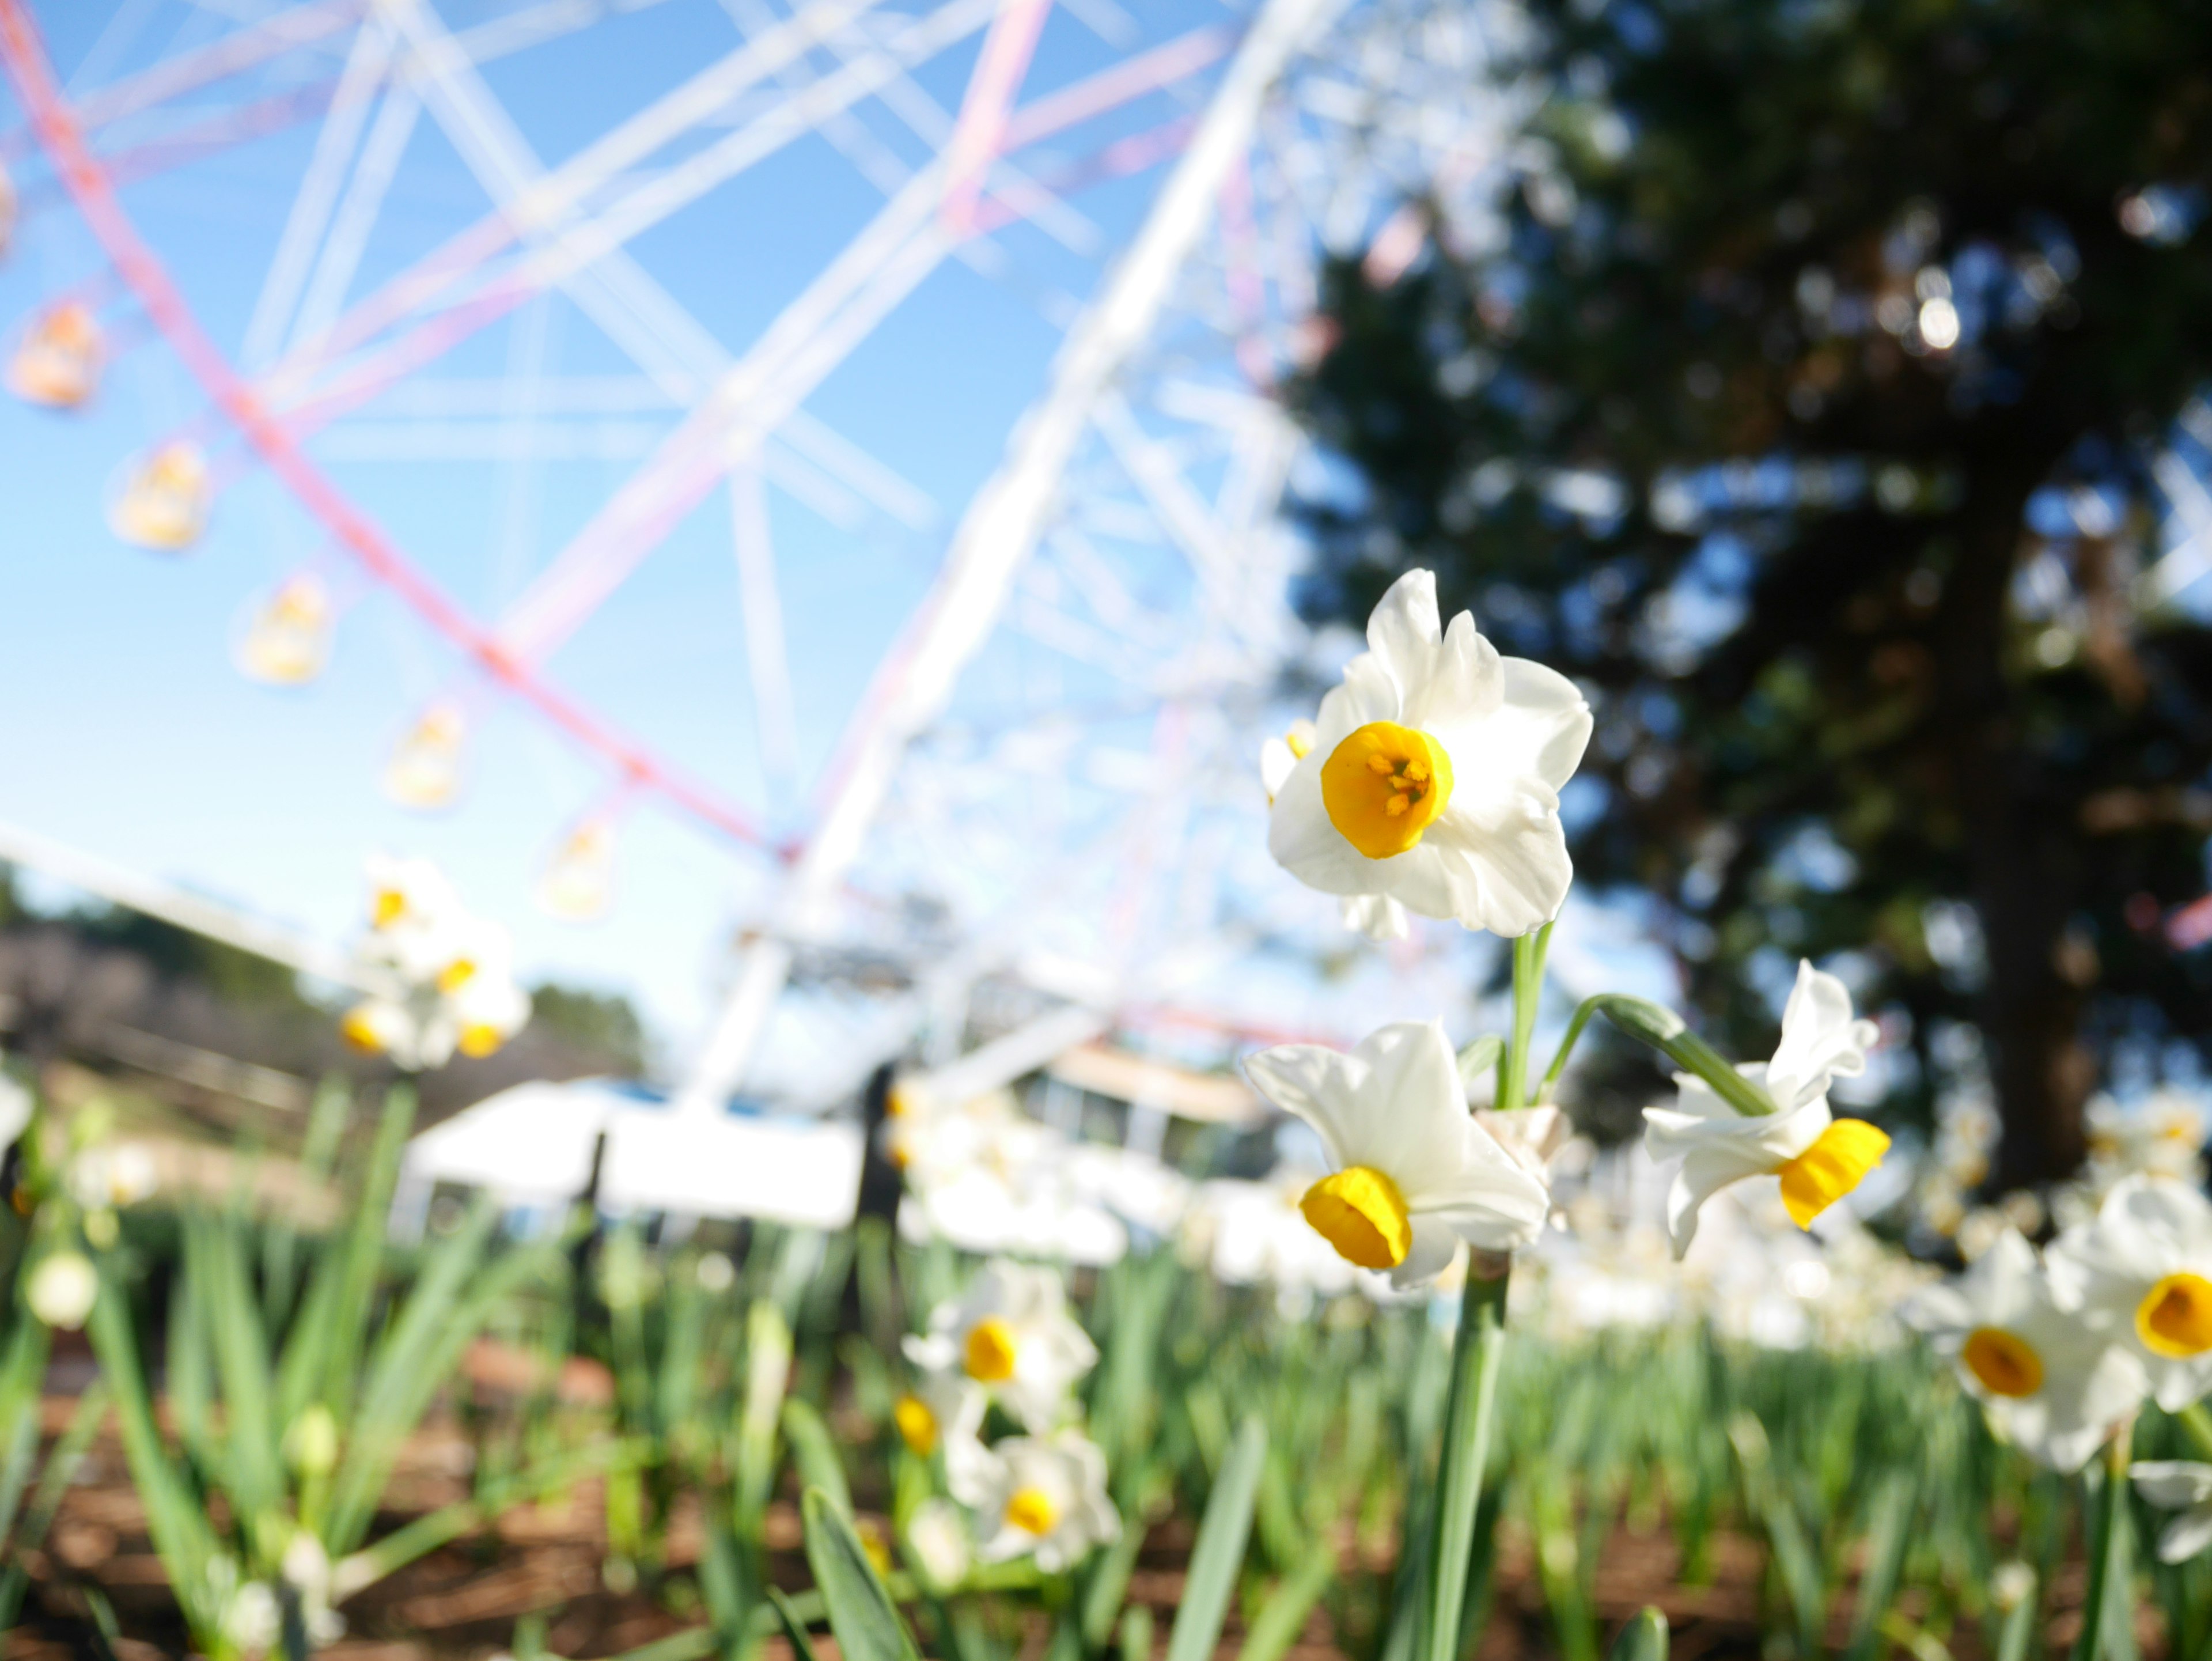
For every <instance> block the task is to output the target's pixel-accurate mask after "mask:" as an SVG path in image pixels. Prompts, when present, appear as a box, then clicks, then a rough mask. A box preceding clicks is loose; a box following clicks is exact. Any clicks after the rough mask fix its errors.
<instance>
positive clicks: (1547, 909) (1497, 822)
mask: <svg viewBox="0 0 2212 1661" xmlns="http://www.w3.org/2000/svg"><path fill="white" fill-rule="evenodd" d="M1452 765H1453V767H1454V769H1455V770H1456V769H1457V768H1458V766H1459V760H1458V758H1457V757H1454V758H1453V763H1452ZM1421 849H1433V850H1435V853H1436V855H1437V858H1438V860H1439V861H1440V871H1441V874H1442V875H1443V878H1444V879H1446V881H1447V883H1448V889H1447V892H1446V908H1447V909H1445V910H1443V911H1442V912H1441V913H1431V914H1430V915H1442V916H1449V917H1451V918H1453V919H1454V920H1455V921H1456V922H1460V923H1462V924H1464V925H1465V926H1466V927H1468V928H1482V929H1487V930H1488V931H1489V932H1490V933H1492V934H1502V935H1505V936H1508V937H1511V936H1516V935H1520V934H1527V933H1528V932H1529V930H1531V929H1533V928H1541V926H1542V925H1543V924H1545V923H1547V922H1550V921H1551V920H1552V919H1553V918H1554V917H1556V916H1559V907H1560V906H1561V905H1563V904H1565V902H1566V897H1567V889H1568V888H1569V886H1570V885H1571V884H1572V883H1573V881H1574V875H1575V867H1574V861H1572V860H1571V859H1570V858H1568V856H1567V833H1566V830H1565V827H1564V826H1563V825H1561V824H1560V823H1559V814H1558V812H1556V811H1554V805H1553V804H1551V803H1547V802H1546V801H1544V800H1541V799H1540V798H1538V797H1536V796H1534V795H1531V794H1527V793H1526V792H1523V793H1522V794H1516V795H1513V796H1510V797H1509V798H1506V799H1504V800H1493V801H1490V802H1486V803H1479V804H1475V805H1474V806H1465V807H1462V806H1461V803H1460V800H1459V797H1458V794H1457V792H1456V789H1455V793H1454V795H1453V798H1452V803H1451V806H1449V807H1447V808H1446V809H1445V810H1444V812H1443V814H1442V815H1441V816H1440V817H1439V818H1437V822H1436V823H1435V824H1432V825H1431V826H1430V827H1429V829H1428V832H1427V834H1426V835H1425V837H1423V838H1422V840H1421V848H1420V849H1414V850H1413V851H1414V852H1415V853H1419V852H1420V851H1421ZM1400 897H1401V898H1403V899H1404V900H1405V901H1406V904H1407V905H1409V906H1411V907H1412V908H1413V910H1416V911H1424V912H1425V911H1426V908H1425V906H1423V905H1422V904H1419V902H1418V901H1417V900H1415V899H1414V898H1413V896H1411V895H1409V894H1402V893H1401V896H1400Z"/></svg>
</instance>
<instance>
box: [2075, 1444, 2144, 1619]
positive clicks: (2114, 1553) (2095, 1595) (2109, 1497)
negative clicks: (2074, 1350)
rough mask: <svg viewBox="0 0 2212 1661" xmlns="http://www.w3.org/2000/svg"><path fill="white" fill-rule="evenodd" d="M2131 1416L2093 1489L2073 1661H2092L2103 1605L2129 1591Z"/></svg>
mask: <svg viewBox="0 0 2212 1661" xmlns="http://www.w3.org/2000/svg"><path fill="white" fill-rule="evenodd" d="M2135 1429H2136V1422H2135V1421H2134V1420H2133V1419H2132V1418H2130V1419H2126V1420H2124V1421H2122V1422H2121V1424H2120V1427H2119V1428H2118V1430H2116V1431H2114V1432H2113V1433H2112V1440H2111V1441H2110V1442H2109V1443H2107V1444H2106V1448H2105V1486H2104V1489H2103V1491H2102V1492H2101V1493H2100V1494H2098V1495H2097V1514H2096V1517H2095V1519H2094V1521H2093V1524H2092V1525H2091V1532H2090V1539H2089V1589H2088V1592H2087V1596H2085V1597H2083V1598H2082V1600H2081V1637H2080V1638H2078V1639H2076V1640H2075V1644H2074V1661H2097V1656H2098V1653H2099V1652H2100V1650H2102V1649H2103V1647H2104V1640H2105V1627H2106V1622H2107V1621H2108V1620H2109V1619H2110V1614H2109V1609H2108V1606H2109V1605H2110V1604H2111V1603H2112V1599H2113V1598H2114V1597H2122V1598H2124V1597H2127V1596H2128V1595H2129V1593H2128V1573H2127V1563H2128V1460H2129V1455H2130V1450H2131V1449H2132V1448H2133V1447H2134V1445H2135Z"/></svg>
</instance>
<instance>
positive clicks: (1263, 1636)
mask: <svg viewBox="0 0 2212 1661" xmlns="http://www.w3.org/2000/svg"><path fill="white" fill-rule="evenodd" d="M1335 1576H1336V1549H1335V1548H1334V1547H1333V1546H1332V1545H1330V1544H1329V1543H1328V1541H1327V1540H1326V1539H1324V1540H1322V1541H1319V1542H1316V1543H1315V1545H1314V1547H1313V1548H1312V1550H1311V1551H1310V1552H1309V1553H1308V1555H1307V1557H1306V1560H1305V1561H1304V1562H1303V1563H1301V1564H1300V1565H1299V1566H1298V1567H1297V1568H1296V1569H1295V1570H1293V1571H1292V1572H1291V1573H1289V1574H1286V1575H1285V1576H1284V1577H1283V1579H1282V1580H1281V1582H1280V1583H1279V1584H1278V1585H1277V1586H1276V1587H1275V1590H1274V1591H1272V1592H1270V1593H1269V1594H1268V1596H1267V1602H1266V1603H1262V1604H1261V1606H1260V1613H1259V1615H1258V1617H1257V1618H1256V1619H1255V1620H1254V1621H1253V1622H1252V1629H1251V1630H1250V1631H1249V1633H1247V1634H1245V1637H1244V1647H1243V1649H1241V1650H1239V1651H1238V1652H1237V1661H1282V1657H1283V1656H1284V1654H1285V1652H1288V1650H1289V1649H1290V1647H1291V1645H1293V1644H1295V1643H1297V1641H1298V1634H1300V1633H1302V1632H1304V1630H1305V1626H1306V1616H1308V1615H1310V1614H1312V1613H1313V1606H1314V1605H1315V1604H1316V1603H1319V1602H1320V1601H1321V1595H1322V1593H1323V1592H1324V1591H1328V1583H1329V1582H1330V1581H1331V1580H1332V1579H1334V1578H1335Z"/></svg>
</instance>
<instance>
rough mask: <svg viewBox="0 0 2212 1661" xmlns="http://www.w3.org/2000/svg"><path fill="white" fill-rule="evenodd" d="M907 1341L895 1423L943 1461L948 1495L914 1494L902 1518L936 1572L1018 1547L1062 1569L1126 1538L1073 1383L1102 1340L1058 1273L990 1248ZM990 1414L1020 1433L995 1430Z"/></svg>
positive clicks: (956, 1579) (934, 1575)
mask: <svg viewBox="0 0 2212 1661" xmlns="http://www.w3.org/2000/svg"><path fill="white" fill-rule="evenodd" d="M906 1354H907V1359H908V1360H909V1361H910V1362H912V1363H913V1365H914V1367H915V1382H914V1387H913V1389H912V1390H910V1391H909V1392H908V1394H907V1395H906V1396H902V1397H901V1398H900V1400H899V1402H898V1405H897V1409H896V1420H897V1424H898V1431H899V1435H900V1437H901V1438H902V1439H903V1440H904V1441H905V1443H906V1445H907V1447H908V1449H909V1450H910V1451H912V1452H913V1453H914V1454H915V1457H918V1458H922V1459H927V1460H932V1461H933V1462H936V1463H938V1464H939V1466H940V1467H941V1469H942V1471H943V1475H944V1483H945V1493H946V1494H949V1495H950V1496H951V1500H950V1501H949V1502H948V1501H946V1500H930V1501H927V1502H926V1503H925V1504H923V1505H922V1506H918V1507H917V1508H916V1509H915V1512H914V1514H913V1515H912V1516H911V1517H910V1518H908V1522H907V1524H906V1527H905V1530H904V1534H905V1540H906V1544H907V1546H908V1551H909V1554H910V1555H911V1556H912V1557H913V1559H914V1561H915V1567H917V1568H919V1569H920V1570H921V1573H923V1575H924V1576H925V1577H926V1578H927V1579H928V1580H929V1581H931V1582H932V1583H933V1585H937V1586H938V1587H939V1588H940V1589H949V1588H951V1587H952V1586H954V1585H958V1584H959V1583H960V1582H961V1581H962V1580H963V1579H965V1578H966V1577H967V1574H968V1572H969V1566H970V1564H971V1563H972V1562H975V1561H981V1562H985V1563H997V1562H1006V1561H1010V1560H1012V1559H1013V1558H1017V1557H1029V1558H1032V1559H1034V1560H1035V1561H1036V1566H1037V1567H1039V1568H1040V1569H1042V1570H1043V1571H1045V1572H1046V1573H1059V1572H1060V1571H1061V1570H1063V1569H1066V1568H1069V1567H1073V1566H1074V1565H1075V1564H1076V1563H1078V1562H1079V1561H1082V1559H1083V1558H1084V1557H1085V1555H1087V1554H1088V1553H1089V1552H1090V1551H1091V1549H1092V1548H1094V1547H1097V1546H1101V1545H1105V1544H1108V1543H1109V1542H1112V1541H1114V1540H1115V1539H1117V1538H1119V1537H1120V1535H1121V1518H1120V1516H1119V1515H1118V1514H1117V1513H1116V1512H1115V1509H1114V1505H1113V1502H1112V1501H1111V1500H1109V1499H1108V1498H1107V1494H1106V1460H1105V1457H1104V1456H1103V1454H1101V1453H1100V1452H1099V1451H1098V1449H1097V1445H1095V1444H1093V1443H1092V1442H1091V1440H1090V1439H1089V1438H1087V1437H1086V1436H1085V1435H1084V1434H1083V1432H1082V1430H1081V1429H1080V1428H1079V1425H1078V1423H1077V1420H1078V1417H1079V1404H1078V1402H1077V1401H1076V1399H1075V1393H1074V1392H1075V1385H1076V1384H1077V1383H1078V1381H1079V1380H1080V1379H1081V1378H1082V1377H1083V1376H1084V1374H1085V1373H1086V1372H1090V1370H1091V1367H1092V1366H1095V1365H1097V1360H1098V1352H1097V1348H1095V1347H1094V1346H1093V1345H1092V1343H1091V1340H1090V1338H1089V1336H1088V1335H1085V1332H1084V1330H1083V1329H1082V1328H1081V1327H1080V1326H1079V1325H1077V1324H1076V1322H1075V1319H1074V1317H1073V1316H1072V1315H1070V1314H1069V1313H1068V1309H1067V1299H1066V1293H1065V1291H1064V1290H1063V1288H1062V1287H1061V1285H1060V1276H1059V1275H1057V1274H1056V1273H1055V1272H1054V1271H1053V1270H1051V1269H1042V1268H1036V1267H1031V1266H1027V1265H1024V1264H1021V1263H1017V1262H1012V1260H1010V1259H1007V1258H1003V1257H1000V1258H994V1259H992V1260H991V1261H990V1262H988V1263H987V1264H986V1265H985V1266H984V1267H983V1269H982V1270H981V1272H980V1273H979V1274H978V1275H976V1277H975V1281H974V1282H973V1283H972V1284H971V1285H970V1286H969V1288H968V1291H967V1292H966V1293H965V1294H964V1295H963V1296H962V1297H960V1298H958V1299H954V1300H953V1301H951V1302H949V1303H946V1304H944V1305H939V1307H938V1308H937V1309H936V1310H934V1311H932V1313H931V1315H930V1317H929V1329H928V1331H927V1334H925V1335H920V1336H915V1337H909V1338H908V1340H907V1341H906ZM994 1424H1003V1425H1004V1426H1005V1427H1008V1428H1009V1429H1010V1430H1011V1432H1012V1433H1010V1434H1005V1435H1000V1436H997V1437H996V1438H995V1439H988V1440H987V1439H986V1438H987V1433H988V1432H989V1431H990V1430H991V1428H992V1427H993V1426H994Z"/></svg>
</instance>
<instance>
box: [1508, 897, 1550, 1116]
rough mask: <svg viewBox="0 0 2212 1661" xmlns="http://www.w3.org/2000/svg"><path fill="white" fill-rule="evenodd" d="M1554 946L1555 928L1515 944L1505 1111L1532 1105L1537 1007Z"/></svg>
mask: <svg viewBox="0 0 2212 1661" xmlns="http://www.w3.org/2000/svg"><path fill="white" fill-rule="evenodd" d="M1551 944H1552V925H1551V924H1550V923H1546V924H1545V925H1544V926H1543V927H1542V928H1539V929H1537V930H1535V931H1534V933H1531V934H1523V935H1522V936H1521V938H1520V939H1518V940H1515V941H1514V942H1513V1042H1512V1043H1510V1044H1508V1045H1507V1046H1506V1047H1505V1058H1504V1066H1503V1067H1501V1068H1499V1069H1498V1107H1499V1109H1500V1110H1511V1109H1513V1108H1516V1107H1525V1106H1527V1105H1528V1051H1529V1049H1530V1047H1531V1045H1532V1044H1533V1043H1534V1039H1535V1036H1536V1006H1537V1005H1538V1004H1539V1003H1541V1001H1543V991H1544V953H1545V952H1546V951H1547V949H1548V948H1549V947H1550V946H1551Z"/></svg>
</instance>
